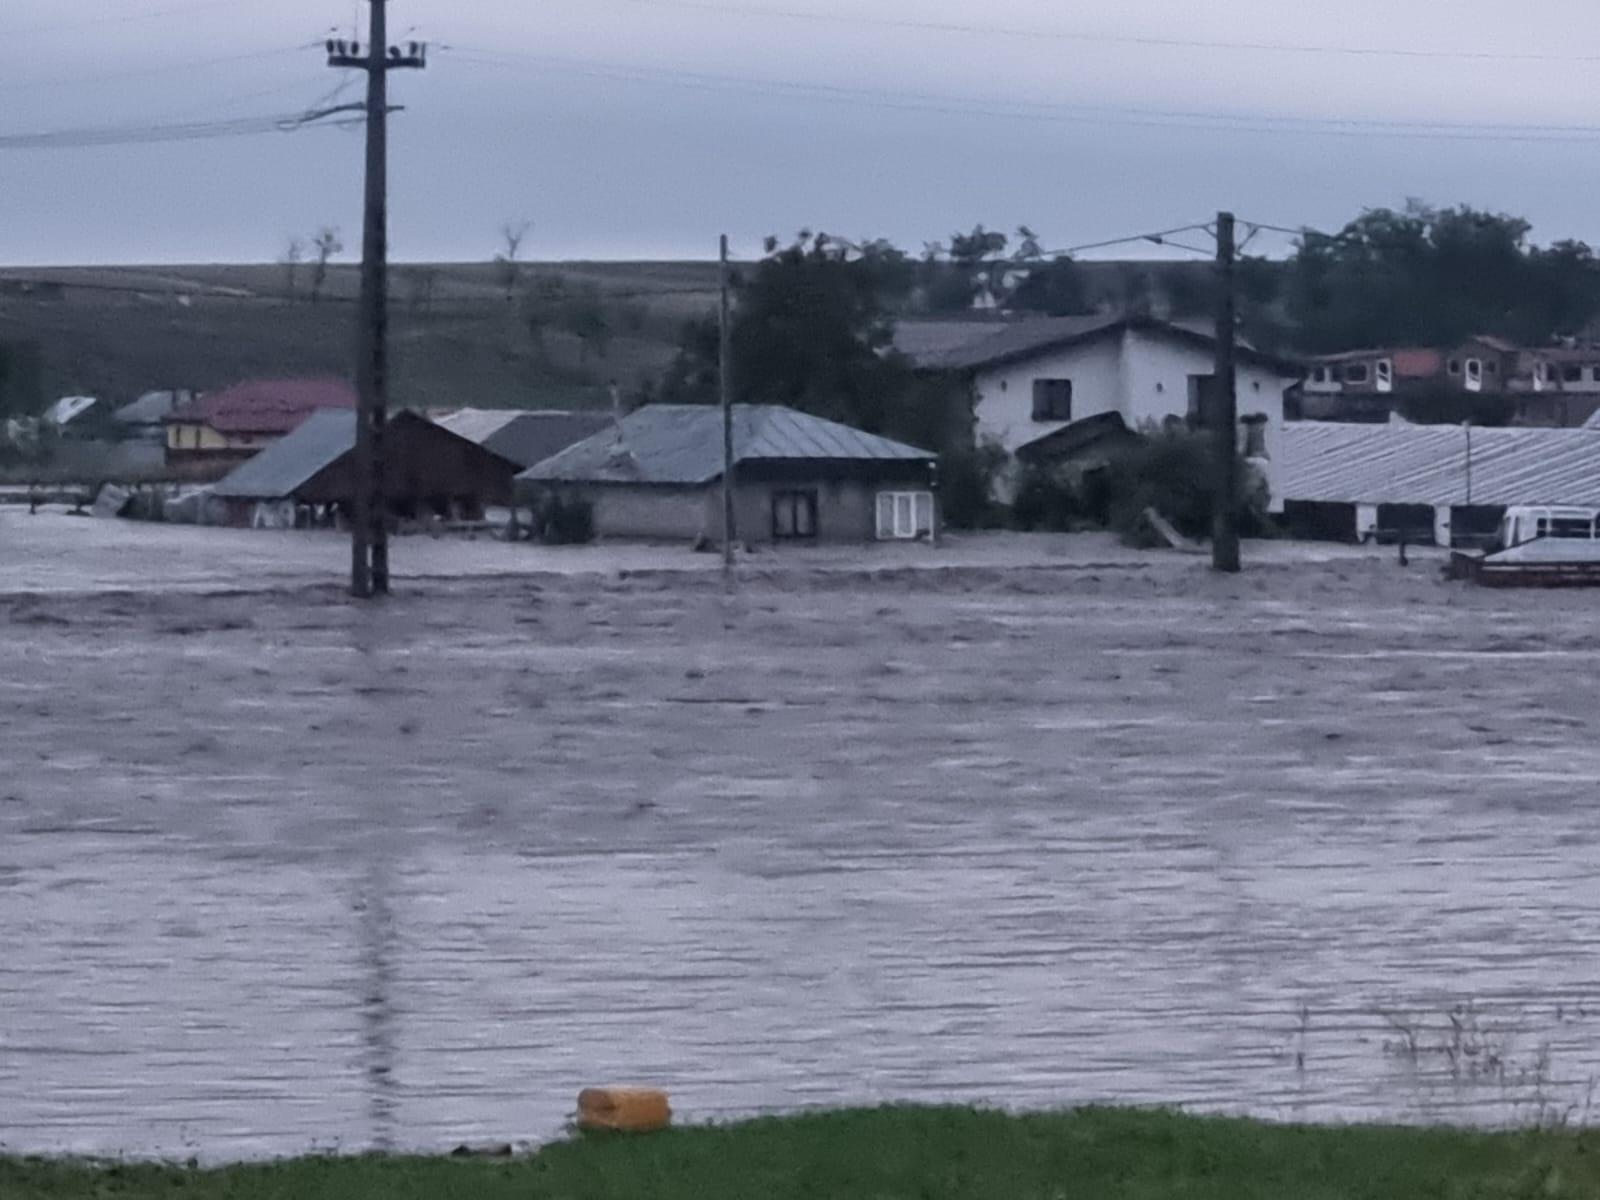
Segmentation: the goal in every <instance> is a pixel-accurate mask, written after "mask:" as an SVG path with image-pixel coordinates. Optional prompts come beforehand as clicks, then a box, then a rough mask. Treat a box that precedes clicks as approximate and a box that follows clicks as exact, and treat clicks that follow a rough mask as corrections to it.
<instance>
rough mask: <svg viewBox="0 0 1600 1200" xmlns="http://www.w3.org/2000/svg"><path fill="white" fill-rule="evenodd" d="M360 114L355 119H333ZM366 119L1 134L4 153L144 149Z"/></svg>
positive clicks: (304, 115) (330, 111)
mask: <svg viewBox="0 0 1600 1200" xmlns="http://www.w3.org/2000/svg"><path fill="white" fill-rule="evenodd" d="M346 114H359V115H358V116H354V117H353V118H352V119H348V120H339V121H329V120H328V119H329V118H331V117H341V116H344V115H346ZM365 120H366V106H365V105H363V104H341V105H337V106H335V107H332V108H323V109H313V110H309V111H305V112H298V113H290V114H287V115H282V116H261V117H236V118H233V119H232V120H227V121H185V122H178V123H175V124H169V125H107V126H100V127H97V128H87V129H57V130H51V131H48V132H42V133H12V134H0V150H81V149H87V148H91V147H99V146H140V145H150V144H154V143H159V142H193V141H203V140H209V139H214V138H228V137H245V136H250V135H254V134H262V133H292V132H294V131H296V130H299V129H305V128H310V127H317V128H324V129H332V128H339V127H342V126H345V125H351V124H360V123H362V122H364V121H365Z"/></svg>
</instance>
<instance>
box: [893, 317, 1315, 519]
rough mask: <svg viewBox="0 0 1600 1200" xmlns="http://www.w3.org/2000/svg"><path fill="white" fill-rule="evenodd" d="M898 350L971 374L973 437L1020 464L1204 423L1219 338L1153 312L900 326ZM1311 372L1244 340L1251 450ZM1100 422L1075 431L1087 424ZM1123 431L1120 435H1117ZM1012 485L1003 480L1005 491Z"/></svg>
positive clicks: (1277, 426) (1271, 431)
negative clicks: (1126, 435)
mask: <svg viewBox="0 0 1600 1200" xmlns="http://www.w3.org/2000/svg"><path fill="white" fill-rule="evenodd" d="M895 347H896V349H898V350H900V351H901V353H903V354H905V355H907V356H908V357H909V358H910V359H911V361H912V363H913V364H914V365H915V366H916V367H917V368H919V369H920V370H924V371H937V372H945V373H950V374H955V375H959V376H962V377H964V378H966V379H968V380H970V382H971V387H972V395H973V406H974V407H973V412H974V417H975V427H974V433H975V435H976V437H977V439H978V440H979V442H980V443H981V442H991V443H994V444H996V445H998V446H1000V447H1001V448H1002V449H1004V450H1005V451H1006V452H1007V454H1009V455H1011V456H1012V458H1013V459H1015V460H1021V461H1029V460H1033V461H1048V460H1049V459H1050V458H1051V457H1052V449H1053V448H1054V450H1055V452H1056V454H1058V455H1067V454H1069V453H1073V452H1076V451H1077V449H1079V448H1080V447H1083V446H1088V445H1096V444H1099V443H1101V442H1102V440H1103V437H1104V435H1106V434H1108V433H1110V434H1113V435H1117V428H1116V425H1117V423H1116V422H1111V421H1108V420H1105V419H1104V418H1108V417H1109V416H1110V415H1111V414H1115V415H1116V416H1117V417H1120V419H1121V420H1120V425H1121V427H1122V430H1123V431H1124V432H1127V431H1132V432H1141V431H1145V430H1148V429H1152V428H1161V427H1170V426H1173V425H1177V426H1180V427H1188V428H1199V427H1201V426H1203V425H1204V424H1205V423H1206V421H1207V420H1208V414H1209V411H1210V408H1209V406H1210V404H1211V395H1212V387H1213V381H1214V377H1215V368H1214V359H1215V353H1216V344H1215V339H1214V337H1213V335H1212V334H1211V333H1210V332H1209V331H1208V330H1204V329H1201V328H1198V327H1190V326H1188V325H1182V324H1175V323H1173V322H1169V321H1161V320H1157V319H1156V318H1153V317H1137V316H1127V317H1116V316H1092V317H1059V318H1047V319H1039V320H1026V321H1005V322H996V321H942V322H920V321H904V322H901V324H900V325H899V327H898V328H897V330H896V334H895ZM1300 376H1301V372H1300V370H1299V368H1298V367H1297V366H1296V365H1295V364H1294V363H1292V362H1290V361H1288V360H1286V359H1283V358H1280V357H1278V356H1276V355H1271V354H1265V353H1263V352H1261V351H1259V350H1256V349H1254V348H1252V347H1250V346H1248V345H1240V346H1239V348H1238V353H1237V356H1236V386H1237V392H1238V411H1239V416H1240V418H1241V430H1242V441H1243V445H1242V449H1243V451H1244V452H1245V453H1246V454H1247V455H1249V456H1250V457H1252V458H1258V459H1270V458H1271V456H1272V454H1273V445H1274V443H1275V441H1276V439H1277V437H1278V436H1279V433H1280V432H1281V430H1282V427H1283V419H1284V394H1285V392H1286V391H1288V389H1289V388H1290V387H1291V386H1293V385H1294V384H1295V383H1297V382H1298V381H1299V379H1300ZM1097 418H1101V420H1097V421H1096V424H1095V425H1094V426H1091V427H1090V428H1088V429H1086V430H1084V431H1081V433H1080V432H1076V431H1075V432H1074V433H1071V434H1069V433H1068V432H1067V431H1068V430H1070V429H1072V427H1073V426H1075V425H1077V424H1078V423H1079V422H1084V421H1088V420H1094V419H1097ZM1118 436H1120V435H1118ZM1007 490H1008V484H1007V483H1006V482H1002V485H1001V491H1002V492H1005V491H1007Z"/></svg>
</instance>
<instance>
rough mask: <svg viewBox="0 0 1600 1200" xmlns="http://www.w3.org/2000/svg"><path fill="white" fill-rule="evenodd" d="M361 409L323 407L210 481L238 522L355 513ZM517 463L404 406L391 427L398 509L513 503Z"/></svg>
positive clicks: (390, 485) (276, 522)
mask: <svg viewBox="0 0 1600 1200" xmlns="http://www.w3.org/2000/svg"><path fill="white" fill-rule="evenodd" d="M355 445H356V414H355V413H354V412H353V411H350V410H349V409H322V410H318V411H316V412H314V413H312V414H311V415H310V416H309V417H307V418H306V419H305V420H304V421H303V422H301V424H300V425H299V427H298V428H296V429H295V430H294V432H292V433H290V434H288V435H287V436H286V437H283V438H280V439H278V440H277V441H275V442H274V443H273V444H272V445H270V446H268V447H267V448H266V449H264V450H262V451H261V452H260V453H259V454H257V455H256V456H255V457H254V458H252V459H250V460H249V461H248V462H246V463H243V464H241V465H240V466H238V467H236V468H234V470H233V471H232V472H231V473H230V474H229V475H228V476H227V477H226V478H224V479H223V480H222V481H221V482H220V483H218V484H216V485H215V486H214V487H213V488H212V489H211V495H212V496H213V497H215V500H216V501H217V502H220V503H221V504H222V505H223V507H224V509H225V511H226V520H227V523H229V524H234V525H266V526H271V527H288V526H293V525H302V524H325V523H336V522H342V521H346V520H348V518H349V515H350V513H351V512H352V511H353V510H354V505H355V495H356V471H355ZM517 466H518V464H516V463H514V462H512V461H511V460H510V459H508V458H504V457H502V456H500V455H498V454H495V453H494V452H492V451H490V450H486V449H484V448H483V447H482V446H479V445H477V444H476V443H474V442H470V441H468V440H467V439H466V438H464V437H461V436H460V435H459V434H455V433H451V432H450V431H449V430H448V429H442V428H440V427H439V426H438V425H436V424H434V423H433V422H432V421H430V420H428V419H427V418H426V417H423V416H420V415H419V414H417V413H413V412H399V413H396V414H394V415H393V416H392V417H390V419H389V423H388V425H387V427H386V430H385V434H384V467H385V470H384V494H385V496H386V498H387V501H388V507H389V512H390V515H391V516H393V517H395V518H397V519H406V520H415V519H420V518H426V517H430V516H432V517H440V518H459V519H469V520H470V519H478V518H480V517H481V516H482V515H483V511H484V509H485V508H486V507H488V506H490V505H505V504H509V503H510V502H511V493H512V480H513V478H514V476H515V474H516V471H517Z"/></svg>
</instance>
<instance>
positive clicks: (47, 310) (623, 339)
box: [0, 263, 716, 407]
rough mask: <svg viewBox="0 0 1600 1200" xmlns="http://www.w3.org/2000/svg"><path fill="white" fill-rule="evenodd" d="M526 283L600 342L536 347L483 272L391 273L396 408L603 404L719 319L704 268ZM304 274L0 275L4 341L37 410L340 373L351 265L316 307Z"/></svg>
mask: <svg viewBox="0 0 1600 1200" xmlns="http://www.w3.org/2000/svg"><path fill="white" fill-rule="evenodd" d="M522 278H523V284H524V286H527V285H528V284H529V283H531V282H533V281H536V280H537V281H546V282H547V281H550V280H556V279H558V280H560V283H559V285H556V287H557V288H558V289H559V290H560V291H561V292H562V294H565V295H567V296H581V297H592V298H593V300H594V302H595V304H596V305H597V306H598V308H599V309H600V311H602V312H603V314H604V324H605V326H606V327H607V328H608V329H609V330H610V337H609V339H603V340H605V342H606V344H604V345H601V344H598V343H595V344H591V345H590V346H589V347H588V348H586V347H585V345H584V343H583V341H581V340H580V339H579V338H578V337H576V336H574V335H573V334H572V333H570V332H567V331H565V330H564V329H562V328H559V327H551V328H547V329H546V330H545V332H544V333H543V334H542V336H536V335H535V334H534V333H533V331H532V330H531V328H530V324H529V321H528V319H527V314H526V312H525V310H524V306H523V305H522V304H521V303H514V302H512V301H508V300H507V299H506V295H505V289H504V287H503V285H502V284H501V283H500V282H499V281H498V280H497V278H496V275H495V268H494V267H493V266H491V265H488V264H471V265H437V266H434V265H428V266H422V265H397V266H396V267H394V268H393V284H392V295H393V301H394V302H393V310H392V311H393V316H392V334H391V337H392V344H393V364H394V365H393V382H392V395H393V398H394V400H395V402H396V403H397V404H400V405H408V406H423V405H428V406H444V405H458V404H470V405H480V406H485V407H542V406H563V407H564V406H584V405H589V404H600V403H606V402H608V395H609V389H608V385H609V383H610V382H611V381H612V380H615V381H617V382H618V383H620V384H621V385H622V386H624V387H631V386H633V385H635V384H637V383H638V382H639V381H640V380H642V379H645V378H649V377H653V376H654V375H656V374H658V373H659V372H660V371H661V369H662V368H663V367H664V366H665V365H666V364H667V363H668V362H669V361H670V360H671V358H672V355H673V353H674V349H675V346H676V342H677V338H678V333H679V330H680V329H681V327H682V324H683V322H684V321H685V320H686V319H688V318H690V317H693V316H696V315H699V314H701V313H703V312H706V311H709V310H710V309H711V308H712V307H713V306H714V304H715V299H716V295H715V288H716V267H715V266H714V265H712V264H700V263H615V264H609V263H562V264H528V265H527V266H525V267H524V269H523V276H522ZM309 279H310V268H309V267H305V266H302V267H301V268H300V277H299V280H298V285H297V287H296V291H295V293H294V294H291V293H290V292H289V290H288V280H287V276H286V272H285V269H284V268H283V267H281V266H193V267H74V268H54V269H51V268H35V269H28V270H0V342H5V343H8V344H22V345H30V346H32V347H36V349H37V355H38V361H39V376H40V379H39V385H40V391H41V392H42V393H43V396H44V397H46V398H53V397H56V396H61V395H68V394H75V393H82V394H89V395H98V396H101V397H104V398H107V399H110V400H112V401H114V402H121V401H125V400H131V399H133V398H135V397H136V396H138V395H139V394H141V393H142V392H145V391H148V390H151V389H155V388H170V387H186V388H199V389H206V388H216V387H221V386H224V385H226V384H228V383H231V382H233V381H235V380H238V379H242V378H247V377H252V376H277V375H301V374H323V373H333V374H345V373H347V372H348V371H349V370H350V363H351V358H352V355H353V345H354V337H355V315H356V308H355V298H356V295H357V289H358V284H359V272H358V270H357V269H356V268H355V267H354V266H349V265H342V264H341V265H337V266H334V267H331V268H330V272H329V277H328V281H327V284H326V287H325V290H324V293H323V296H322V299H321V301H320V303H315V304H313V303H312V302H311V300H310V298H309V295H308V291H309Z"/></svg>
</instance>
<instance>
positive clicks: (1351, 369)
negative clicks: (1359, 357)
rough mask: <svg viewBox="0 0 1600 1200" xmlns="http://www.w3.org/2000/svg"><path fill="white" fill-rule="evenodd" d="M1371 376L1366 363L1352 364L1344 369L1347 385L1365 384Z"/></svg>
mask: <svg viewBox="0 0 1600 1200" xmlns="http://www.w3.org/2000/svg"><path fill="white" fill-rule="evenodd" d="M1369 376H1370V372H1368V370H1367V364H1366V363H1351V364H1350V365H1349V366H1348V367H1346V368H1345V369H1344V381H1345V382H1346V383H1365V382H1366V381H1367V379H1368V378H1369Z"/></svg>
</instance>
